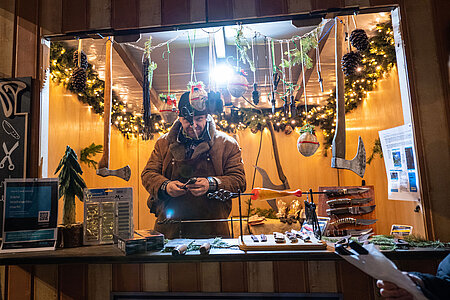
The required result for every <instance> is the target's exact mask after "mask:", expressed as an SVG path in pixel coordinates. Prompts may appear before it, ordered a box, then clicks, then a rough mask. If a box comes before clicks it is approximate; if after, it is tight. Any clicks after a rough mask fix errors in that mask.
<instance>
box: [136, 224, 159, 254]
mask: <svg viewBox="0 0 450 300" xmlns="http://www.w3.org/2000/svg"><path fill="white" fill-rule="evenodd" d="M134 236H135V237H136V236H140V237H143V238H145V239H146V243H147V251H154V250H161V249H162V248H164V234H162V233H160V232H158V231H155V230H151V229H142V230H135V231H134Z"/></svg>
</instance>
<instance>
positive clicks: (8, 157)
mask: <svg viewBox="0 0 450 300" xmlns="http://www.w3.org/2000/svg"><path fill="white" fill-rule="evenodd" d="M17 147H19V141H17V142H16V143H15V144H14V146H12V148H11V149H10V150H9V151H8V148H6V144H5V142H3V150H4V151H5V154H6V155H5V157H4V158H3V159H2V161H1V162H0V169H3V168H4V167H5V162H6V160H8V163H9V165H8V170H10V171H12V170H14V164H13V162H12V159H11V153H13V151H14V150H16V148H17Z"/></svg>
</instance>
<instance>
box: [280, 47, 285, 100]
mask: <svg viewBox="0 0 450 300" xmlns="http://www.w3.org/2000/svg"><path fill="white" fill-rule="evenodd" d="M280 50H281V57H280V61H281V68H282V72H281V73H282V74H283V80H282V81H283V94H286V72H285V68H284V64H283V58H284V53H283V42H280Z"/></svg>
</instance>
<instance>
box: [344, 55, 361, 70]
mask: <svg viewBox="0 0 450 300" xmlns="http://www.w3.org/2000/svg"><path fill="white" fill-rule="evenodd" d="M360 63H361V54H359V53H358V52H354V51H350V52H349V53H347V54H345V55H344V56H343V57H342V60H341V68H342V72H344V74H345V76H350V75H353V74H355V72H356V69H357V68H358V66H359V64H360Z"/></svg>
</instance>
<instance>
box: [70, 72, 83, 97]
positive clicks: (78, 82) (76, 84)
mask: <svg viewBox="0 0 450 300" xmlns="http://www.w3.org/2000/svg"><path fill="white" fill-rule="evenodd" d="M72 87H73V89H74V90H75V91H76V92H77V93H81V92H82V91H84V89H85V88H86V71H85V70H84V69H83V68H78V67H77V68H75V70H74V71H73V73H72Z"/></svg>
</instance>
